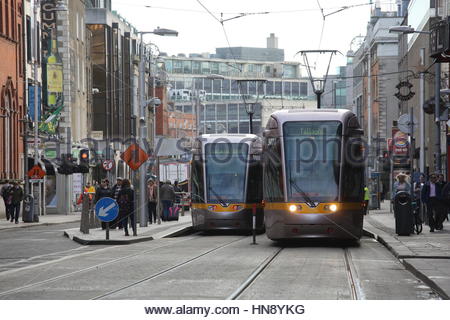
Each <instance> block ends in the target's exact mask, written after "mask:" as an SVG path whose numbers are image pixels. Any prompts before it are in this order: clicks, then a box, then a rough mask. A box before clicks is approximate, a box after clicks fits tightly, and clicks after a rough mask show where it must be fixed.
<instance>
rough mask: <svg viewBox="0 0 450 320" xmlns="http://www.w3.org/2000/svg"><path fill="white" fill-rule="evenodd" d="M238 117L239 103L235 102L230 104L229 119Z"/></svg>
mask: <svg viewBox="0 0 450 320" xmlns="http://www.w3.org/2000/svg"><path fill="white" fill-rule="evenodd" d="M237 119H238V105H237V104H234V103H232V104H229V105H228V120H237ZM236 132H237V131H236Z"/></svg>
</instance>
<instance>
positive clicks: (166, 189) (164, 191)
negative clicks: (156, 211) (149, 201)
mask: <svg viewBox="0 0 450 320" xmlns="http://www.w3.org/2000/svg"><path fill="white" fill-rule="evenodd" d="M160 198H161V202H162V204H163V217H162V220H163V221H167V220H168V218H169V210H170V208H172V206H173V202H174V201H175V191H174V189H173V186H172V185H171V184H170V181H169V180H167V181H166V182H165V183H164V184H163V185H162V186H161V190H160Z"/></svg>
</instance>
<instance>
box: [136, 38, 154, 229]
mask: <svg viewBox="0 0 450 320" xmlns="http://www.w3.org/2000/svg"><path fill="white" fill-rule="evenodd" d="M140 35H141V39H140V40H141V42H140V49H139V117H140V119H139V143H140V146H141V148H143V149H145V148H144V141H145V138H146V136H147V121H146V112H145V110H146V108H147V106H146V101H145V95H144V90H145V58H144V40H143V36H144V33H143V32H141V34H140ZM150 68H151V64H150ZM150 76H151V73H150ZM146 172H147V164H146V162H145V163H143V164H142V165H141V166H140V167H139V203H138V204H139V205H138V211H139V217H140V226H141V227H147V214H146V212H147V210H146V209H147V206H146ZM134 221H135V222H136V217H135V219H134ZM134 230H136V228H135V229H134Z"/></svg>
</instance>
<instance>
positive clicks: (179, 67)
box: [173, 60, 183, 73]
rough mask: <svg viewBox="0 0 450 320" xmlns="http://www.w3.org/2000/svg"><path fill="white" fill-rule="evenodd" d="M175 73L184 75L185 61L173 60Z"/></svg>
mask: <svg viewBox="0 0 450 320" xmlns="http://www.w3.org/2000/svg"><path fill="white" fill-rule="evenodd" d="M173 72H174V73H183V61H180V60H173Z"/></svg>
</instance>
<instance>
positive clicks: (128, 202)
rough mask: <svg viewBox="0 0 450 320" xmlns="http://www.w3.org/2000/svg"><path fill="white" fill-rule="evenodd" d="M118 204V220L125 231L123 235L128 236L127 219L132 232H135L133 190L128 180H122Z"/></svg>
mask: <svg viewBox="0 0 450 320" xmlns="http://www.w3.org/2000/svg"><path fill="white" fill-rule="evenodd" d="M118 204H119V221H120V222H121V224H122V227H123V229H124V231H125V236H129V233H128V220H130V223H131V228H132V229H133V232H134V234H136V229H135V227H136V225H135V223H134V190H133V189H131V184H130V180H128V179H124V180H122V185H121V188H120V191H119V195H118Z"/></svg>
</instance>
